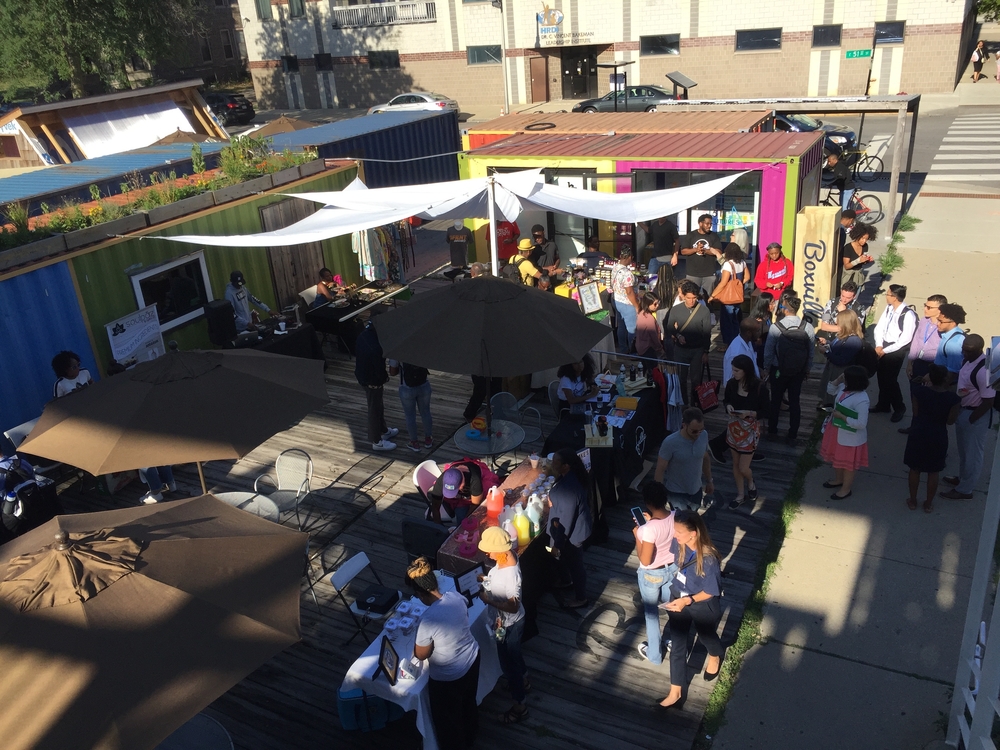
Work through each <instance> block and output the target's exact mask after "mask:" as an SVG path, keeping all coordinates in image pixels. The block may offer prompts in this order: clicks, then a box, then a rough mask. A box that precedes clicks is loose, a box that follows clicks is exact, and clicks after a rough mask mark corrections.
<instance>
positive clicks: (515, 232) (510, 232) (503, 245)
mask: <svg viewBox="0 0 1000 750" xmlns="http://www.w3.org/2000/svg"><path fill="white" fill-rule="evenodd" d="M486 231H487V232H489V229H488V228H487V230H486ZM520 236H521V230H520V229H518V227H517V223H516V222H510V221H500V222H497V242H498V243H499V244H498V245H497V257H499V258H500V260H510V258H511V256H512V255H516V254H517V238H518V237H520Z"/></svg>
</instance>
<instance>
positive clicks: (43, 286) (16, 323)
mask: <svg viewBox="0 0 1000 750" xmlns="http://www.w3.org/2000/svg"><path fill="white" fill-rule="evenodd" d="M64 349H68V350H70V351H73V352H76V353H77V354H79V355H80V360H81V363H82V366H83V367H85V368H86V369H88V370H90V374H91V377H93V379H94V380H97V379H98V378H99V377H100V374H101V369H100V368H98V367H97V363H96V362H95V361H94V355H93V352H92V350H91V347H90V339H89V338H88V337H87V328H86V326H85V325H84V323H83V314H82V312H81V311H80V305H79V302H78V301H77V296H76V290H75V289H74V288H73V280H72V278H71V277H70V272H69V266H68V265H67V263H65V262H63V263H57V264H55V265H51V266H45V267H44V268H39V269H38V270H37V271H32V272H31V273H25V274H21V275H20V276H14V277H13V278H9V279H7V280H5V281H0V352H2V355H0V394H2V395H0V432H4V431H6V430H9V429H10V428H11V427H16V426H17V425H19V424H22V423H23V422H27V421H28V420H30V419H34V418H35V417H38V416H40V415H41V413H42V409H43V408H44V406H45V404H46V403H48V402H49V401H51V400H52V386H53V384H54V383H55V381H56V376H55V373H53V372H52V364H51V363H52V358H53V357H54V356H55V355H56V354H58V353H59V352H60V351H62V350H64Z"/></svg>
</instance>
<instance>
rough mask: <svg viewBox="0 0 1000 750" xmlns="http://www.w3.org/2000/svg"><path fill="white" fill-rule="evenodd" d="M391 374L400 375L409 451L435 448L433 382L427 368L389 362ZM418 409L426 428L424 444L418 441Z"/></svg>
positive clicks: (400, 398)
mask: <svg viewBox="0 0 1000 750" xmlns="http://www.w3.org/2000/svg"><path fill="white" fill-rule="evenodd" d="M389 374H390V375H392V376H393V377H395V376H396V375H399V401H400V403H401V404H402V405H403V416H404V417H406V431H407V432H408V433H409V435H410V444H409V446H408V447H409V449H410V450H411V451H413V452H414V453H419V452H420V451H421V449H422V448H433V447H434V438H433V422H432V421H431V382H430V380H428V379H427V375H428V372H427V368H426V367H418V366H417V365H411V364H407V363H406V362H396V360H389ZM417 409H420V422H421V424H423V426H424V441H423V443H420V442H419V441H418V440H417Z"/></svg>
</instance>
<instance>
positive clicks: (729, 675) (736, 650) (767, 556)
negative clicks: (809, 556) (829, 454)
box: [694, 419, 823, 750]
mask: <svg viewBox="0 0 1000 750" xmlns="http://www.w3.org/2000/svg"><path fill="white" fill-rule="evenodd" d="M822 424H823V420H821V419H817V420H816V424H815V426H814V427H813V431H812V434H811V435H810V436H809V440H808V442H807V444H806V447H805V449H804V450H803V452H802V455H801V456H800V457H799V462H798V464H796V467H795V474H794V476H793V477H792V482H791V484H790V485H789V487H788V491H787V492H786V493H785V497H784V499H783V500H782V502H781V515H780V516H779V517H778V519H777V520H776V521H775V523H774V528H773V529H772V530H771V538H770V540H769V541H768V543H767V547H765V548H764V553H763V554H762V555H761V558H760V561H759V562H758V563H757V571H756V573H755V575H754V589H753V593H752V594H751V595H750V598H749V599H748V600H747V603H746V607H745V608H744V610H743V621H742V622H741V623H740V629H739V632H738V633H737V634H736V641H735V642H734V643H733V644H732V645H731V646H730V647H729V649H728V650H727V651H726V660H725V661H724V662H723V664H722V673H721V674H720V675H719V681H718V682H717V683H716V685H715V689H714V690H713V691H712V695H711V696H709V699H708V707H707V708H706V709H705V714H704V716H703V717H702V720H701V727H700V729H699V730H698V734H697V736H696V737H695V741H694V748H695V750H707V748H710V747H711V746H712V739H713V738H714V737H715V735H716V733H718V731H719V729H720V728H722V725H723V724H725V723H726V704H727V703H729V699H730V697H731V696H732V693H733V688H735V687H736V680H737V679H738V677H739V673H740V668H741V667H742V666H743V659H744V657H745V656H746V653H747V651H749V650H750V648H751V647H752V646H755V645H756V644H758V643H761V642H762V641H763V637H762V636H761V632H760V624H761V621H762V620H763V619H764V604H765V602H766V601H767V591H768V588H769V587H770V583H771V577H772V576H773V575H774V573H775V571H776V570H777V569H778V566H779V565H780V562H779V560H778V557H779V555H780V554H781V547H782V545H783V544H784V542H785V537H786V536H787V535H788V532H789V530H790V529H791V526H792V521H793V520H795V516H797V515H798V513H799V508H800V506H801V500H802V496H803V494H804V492H805V483H806V475H807V474H808V473H809V472H810V471H812V470H813V469H815V468H817V467H818V466H820V465H822V462H821V461H820V460H819V456H818V455H817V446H818V445H819V441H820V438H821V437H822V430H821V428H822Z"/></svg>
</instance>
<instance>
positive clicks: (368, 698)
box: [337, 690, 403, 732]
mask: <svg viewBox="0 0 1000 750" xmlns="http://www.w3.org/2000/svg"><path fill="white" fill-rule="evenodd" d="M337 711H338V713H339V714H340V723H341V725H342V726H343V727H344V729H349V730H358V731H361V732H371V731H374V730H376V729H383V728H385V725H386V724H388V723H389V722H390V721H395V720H396V719H399V718H402V716H403V707H402V706H400V705H399V704H398V703H391V702H389V701H387V700H385V699H383V698H379V697H378V696H377V695H368V693H366V692H365V691H364V690H338V691H337Z"/></svg>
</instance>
